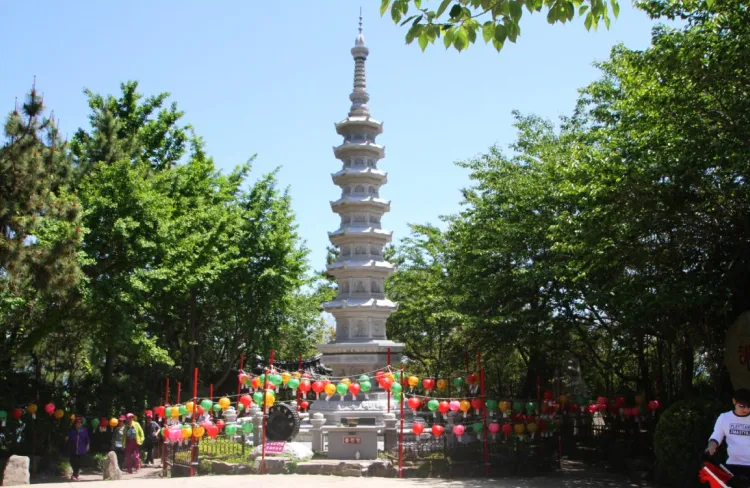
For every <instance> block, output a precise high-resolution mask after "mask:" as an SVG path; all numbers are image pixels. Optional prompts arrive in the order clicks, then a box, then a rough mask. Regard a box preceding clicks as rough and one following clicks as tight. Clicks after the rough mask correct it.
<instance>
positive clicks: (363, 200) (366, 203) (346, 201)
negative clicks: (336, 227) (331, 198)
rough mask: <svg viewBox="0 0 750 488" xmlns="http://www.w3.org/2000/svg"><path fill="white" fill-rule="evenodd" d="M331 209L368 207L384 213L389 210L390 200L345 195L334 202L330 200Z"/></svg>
mask: <svg viewBox="0 0 750 488" xmlns="http://www.w3.org/2000/svg"><path fill="white" fill-rule="evenodd" d="M331 209H332V210H333V211H334V212H336V213H339V212H345V211H350V212H351V211H357V210H361V211H364V210H368V209H370V210H374V211H377V212H383V213H385V212H390V210H391V202H390V200H385V199H383V198H377V197H370V196H366V197H354V196H351V195H347V196H345V197H343V198H339V199H338V200H336V201H335V202H331Z"/></svg>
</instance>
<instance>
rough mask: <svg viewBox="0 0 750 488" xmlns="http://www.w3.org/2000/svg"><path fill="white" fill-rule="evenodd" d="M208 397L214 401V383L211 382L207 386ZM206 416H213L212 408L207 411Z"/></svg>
mask: <svg viewBox="0 0 750 488" xmlns="http://www.w3.org/2000/svg"><path fill="white" fill-rule="evenodd" d="M208 399H209V400H211V401H214V384H213V383H211V386H209V387H208ZM208 416H209V417H210V418H214V409H213V408H212V409H211V410H209V411H208Z"/></svg>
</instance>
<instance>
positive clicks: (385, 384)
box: [380, 376, 393, 391]
mask: <svg viewBox="0 0 750 488" xmlns="http://www.w3.org/2000/svg"><path fill="white" fill-rule="evenodd" d="M392 386H393V380H392V379H390V378H388V377H387V376H383V379H382V380H380V387H381V388H382V389H384V390H385V391H390V390H391V387H392Z"/></svg>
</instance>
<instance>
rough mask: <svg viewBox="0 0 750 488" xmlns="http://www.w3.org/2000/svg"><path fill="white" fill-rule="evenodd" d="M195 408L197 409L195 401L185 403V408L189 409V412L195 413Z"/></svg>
mask: <svg viewBox="0 0 750 488" xmlns="http://www.w3.org/2000/svg"><path fill="white" fill-rule="evenodd" d="M194 409H195V403H193V402H187V403H186V404H185V410H187V411H188V413H193V410H194Z"/></svg>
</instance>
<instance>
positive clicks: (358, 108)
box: [349, 7, 370, 117]
mask: <svg viewBox="0 0 750 488" xmlns="http://www.w3.org/2000/svg"><path fill="white" fill-rule="evenodd" d="M369 53H370V50H369V49H367V47H366V46H365V36H364V34H362V7H360V8H359V34H357V38H356V39H355V40H354V47H353V48H352V57H353V58H354V90H353V91H352V94H351V95H349V100H351V101H352V107H351V109H349V116H350V117H353V116H365V117H369V116H370V111H369V109H368V107H367V102H368V101H369V100H370V94H369V93H367V81H366V79H365V61H366V60H367V55H368V54H369Z"/></svg>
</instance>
